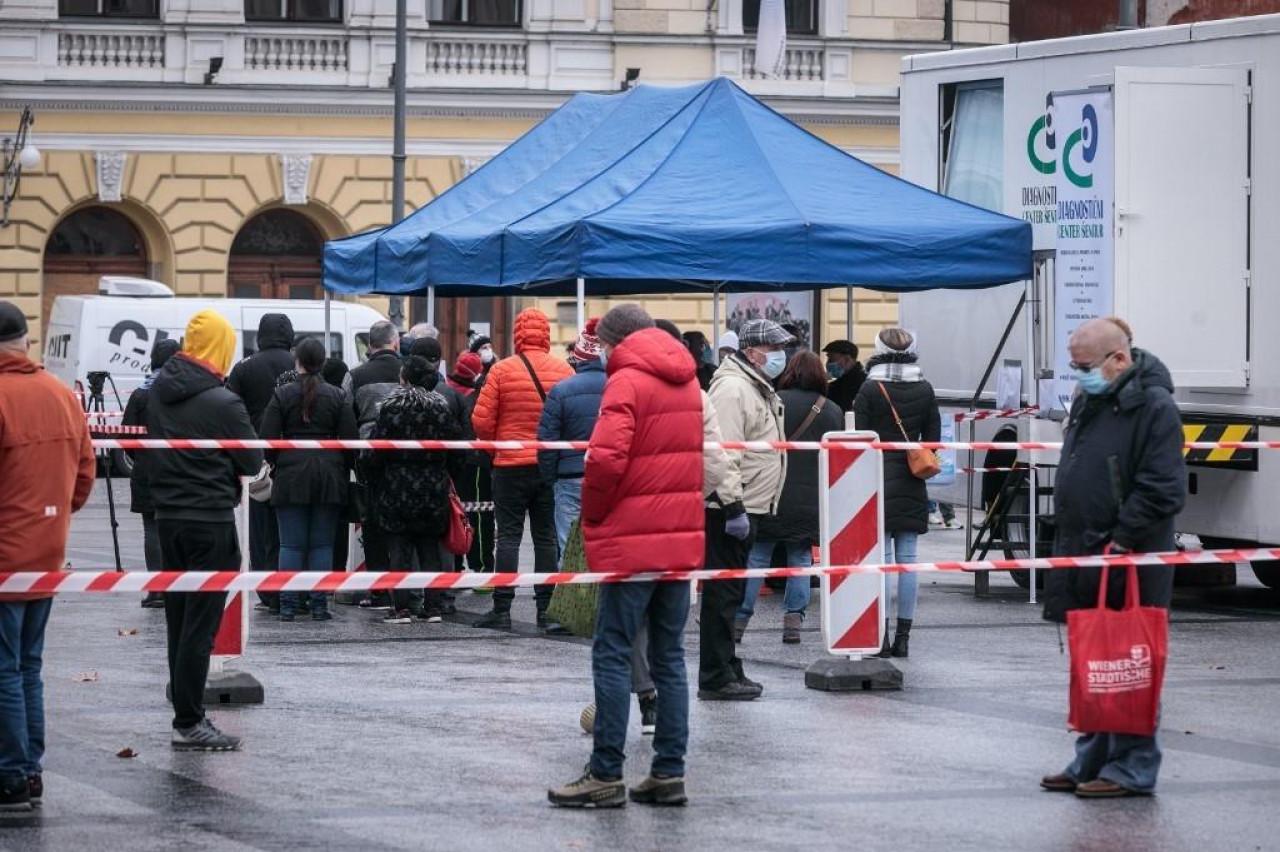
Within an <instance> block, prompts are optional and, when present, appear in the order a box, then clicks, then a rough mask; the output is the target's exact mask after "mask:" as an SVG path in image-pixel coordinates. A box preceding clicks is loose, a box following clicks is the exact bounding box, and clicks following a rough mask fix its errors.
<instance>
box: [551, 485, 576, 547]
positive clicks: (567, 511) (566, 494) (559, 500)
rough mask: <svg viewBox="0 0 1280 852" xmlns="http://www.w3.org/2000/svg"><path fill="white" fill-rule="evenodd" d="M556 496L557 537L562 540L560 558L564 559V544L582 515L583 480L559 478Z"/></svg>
mask: <svg viewBox="0 0 1280 852" xmlns="http://www.w3.org/2000/svg"><path fill="white" fill-rule="evenodd" d="M555 496H556V538H557V539H559V541H560V558H561V559H564V544H565V542H567V541H568V540H569V530H571V529H572V528H573V522H574V521H576V520H578V518H579V516H581V515H582V480H581V479H557V480H556V485H555Z"/></svg>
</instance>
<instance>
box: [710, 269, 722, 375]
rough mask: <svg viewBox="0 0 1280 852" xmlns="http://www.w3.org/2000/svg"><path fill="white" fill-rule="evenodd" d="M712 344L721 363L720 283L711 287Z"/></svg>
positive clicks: (718, 361)
mask: <svg viewBox="0 0 1280 852" xmlns="http://www.w3.org/2000/svg"><path fill="white" fill-rule="evenodd" d="M711 345H712V346H713V347H714V348H715V352H716V363H717V364H719V363H720V285H719V284H716V285H715V286H714V287H712V288H711Z"/></svg>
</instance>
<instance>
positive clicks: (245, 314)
mask: <svg viewBox="0 0 1280 852" xmlns="http://www.w3.org/2000/svg"><path fill="white" fill-rule="evenodd" d="M98 289H99V295H97V296H59V297H57V298H56V299H54V302H53V311H52V314H51V315H50V318H49V330H48V333H47V334H46V336H45V347H44V366H45V369H47V370H48V371H49V372H50V373H52V374H53V375H55V376H57V377H58V378H59V379H61V380H62V381H63V382H65V383H66V384H67V385H68V386H69V387H71V388H72V389H74V390H79V391H86V392H87V390H88V386H89V381H88V377H89V374H90V373H92V372H99V371H101V372H107V373H110V376H111V378H110V381H107V382H106V386H105V392H104V395H103V396H104V400H103V401H104V404H105V405H104V407H105V409H106V410H107V411H118V410H122V409H123V408H124V405H125V403H126V402H128V400H129V394H130V393H132V392H133V390H134V389H135V388H136V387H138V386H139V385H140V384H142V382H143V380H144V379H145V378H146V376H147V373H149V372H150V371H151V348H152V347H153V346H155V344H156V341H158V340H163V339H164V338H166V337H172V338H175V339H180V338H181V337H182V334H183V331H184V330H185V329H186V326H187V321H188V320H190V319H191V317H192V316H193V315H194V314H195V313H196V312H197V311H201V310H204V309H205V308H211V309H213V310H215V311H217V312H218V313H220V314H222V315H223V316H224V317H226V318H227V320H228V321H229V322H230V323H231V325H232V327H234V328H235V330H236V344H237V345H236V354H237V358H236V360H237V361H239V360H241V359H242V358H247V357H248V356H250V355H252V354H253V353H254V352H256V351H257V348H258V347H257V336H258V321H259V320H261V319H262V316H263V314H285V315H286V316H288V317H289V319H290V320H291V321H292V322H293V328H294V334H295V340H301V339H302V338H304V337H315V338H317V339H322V338H323V337H324V327H325V326H324V302H322V301H307V300H301V299H297V300H294V299H210V298H201V297H175V296H174V294H173V291H172V290H170V289H169V288H168V287H166V286H165V285H164V284H161V283H160V282H158V281H149V280H146V279H139V278H122V277H116V276H103V277H102V279H101V280H100V282H99V288H98ZM381 319H386V317H384V316H383V315H382V314H380V313H378V312H377V311H375V310H374V309H373V308H370V307H369V306H368V305H362V304H358V303H355V302H339V301H334V302H332V303H331V304H330V316H329V351H330V353H331V354H332V355H334V356H335V357H338V358H341V359H342V360H343V361H345V362H346V363H347V366H348V367H355V366H357V365H359V364H362V363H364V361H365V358H366V353H367V351H368V349H369V326H371V325H372V324H373V323H375V322H377V321H378V320H381Z"/></svg>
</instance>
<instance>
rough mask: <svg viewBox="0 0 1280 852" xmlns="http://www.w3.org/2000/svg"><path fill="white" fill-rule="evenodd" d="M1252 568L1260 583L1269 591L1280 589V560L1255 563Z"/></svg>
mask: <svg viewBox="0 0 1280 852" xmlns="http://www.w3.org/2000/svg"><path fill="white" fill-rule="evenodd" d="M1250 567H1252V568H1253V574H1254V576H1255V577H1257V578H1258V582H1259V583H1261V584H1262V585H1264V586H1266V587H1267V588H1268V589H1280V560H1270V561H1267V562H1254V563H1253V564H1252V565H1251V566H1250Z"/></svg>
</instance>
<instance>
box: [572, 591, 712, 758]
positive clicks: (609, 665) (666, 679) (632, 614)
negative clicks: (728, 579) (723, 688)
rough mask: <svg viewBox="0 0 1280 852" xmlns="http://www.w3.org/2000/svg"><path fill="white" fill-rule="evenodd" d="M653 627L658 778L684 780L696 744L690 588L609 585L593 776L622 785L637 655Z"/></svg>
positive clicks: (601, 614) (598, 656)
mask: <svg viewBox="0 0 1280 852" xmlns="http://www.w3.org/2000/svg"><path fill="white" fill-rule="evenodd" d="M646 619H647V621H648V625H649V655H650V659H649V663H650V666H651V668H652V674H653V682H654V683H655V684H656V685H657V687H658V729H657V732H656V734H655V735H654V738H653V751H654V757H653V767H652V769H651V771H652V772H653V774H655V775H684V755H685V751H686V748H687V746H688V744H689V682H688V677H687V674H686V672H685V666H684V628H685V622H687V621H688V619H689V584H688V583H682V582H673V583H605V584H604V585H602V586H600V598H599V602H598V604H597V610H596V635H595V640H594V641H593V642H592V644H591V673H592V676H593V678H594V680H595V688H596V724H595V731H594V733H595V749H594V750H593V751H592V752H591V772H592V774H593V775H595V776H596V777H597V778H606V779H614V778H621V777H622V762H623V760H624V759H625V758H626V753H625V752H626V745H627V719H628V715H629V713H630V711H631V649H632V645H633V644H634V642H635V638H636V633H637V632H638V631H639V630H640V624H641V622H642V621H644V620H646Z"/></svg>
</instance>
